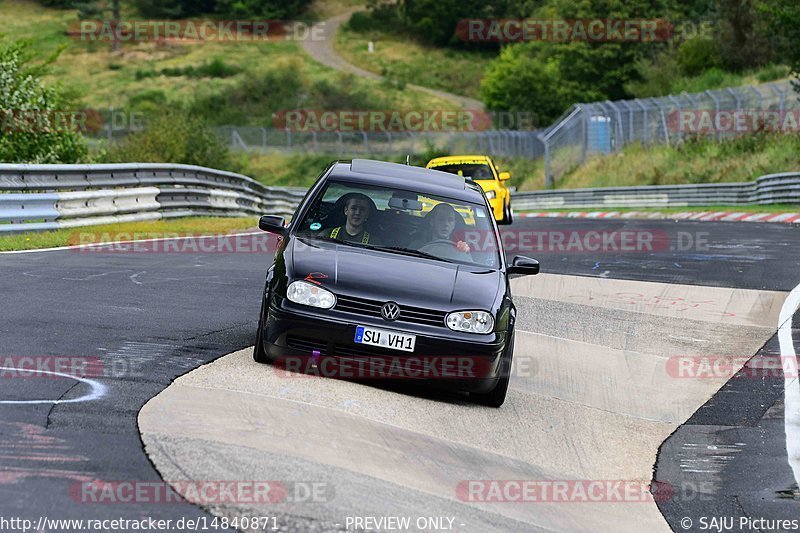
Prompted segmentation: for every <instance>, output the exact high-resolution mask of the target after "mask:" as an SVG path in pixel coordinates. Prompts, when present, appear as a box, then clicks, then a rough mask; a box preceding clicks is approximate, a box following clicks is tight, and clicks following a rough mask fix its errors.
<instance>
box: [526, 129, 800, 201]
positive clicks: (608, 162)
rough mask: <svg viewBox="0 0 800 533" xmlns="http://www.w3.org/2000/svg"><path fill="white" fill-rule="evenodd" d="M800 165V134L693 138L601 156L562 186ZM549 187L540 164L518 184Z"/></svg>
mask: <svg viewBox="0 0 800 533" xmlns="http://www.w3.org/2000/svg"><path fill="white" fill-rule="evenodd" d="M795 170H800V135H798V134H796V133H792V134H781V133H754V134H748V135H744V136H741V137H737V138H734V139H730V140H725V141H722V142H717V141H716V140H714V139H708V138H697V139H689V140H686V141H685V142H683V143H682V144H680V145H678V146H666V145H662V146H644V145H642V144H638V143H637V144H631V145H628V146H626V147H625V148H623V149H622V151H620V152H619V153H615V154H609V155H605V156H597V157H593V158H591V159H589V160H588V161H587V162H586V164H584V165H582V166H580V167H578V168H575V169H574V170H572V171H571V172H568V173H566V174H564V175H563V176H559V177H558V179H557V180H556V187H557V188H559V189H580V188H587V187H629V186H641V185H680V184H686V183H730V182H741V181H752V180H754V179H756V178H758V177H760V176H763V175H765V174H772V173H778V172H791V171H795ZM543 188H544V168H543V166H536V167H533V168H532V169H531V173H530V174H528V175H527V176H526V179H525V180H524V181H523V183H522V184H521V185H519V186H518V189H519V190H521V191H525V190H538V189H543Z"/></svg>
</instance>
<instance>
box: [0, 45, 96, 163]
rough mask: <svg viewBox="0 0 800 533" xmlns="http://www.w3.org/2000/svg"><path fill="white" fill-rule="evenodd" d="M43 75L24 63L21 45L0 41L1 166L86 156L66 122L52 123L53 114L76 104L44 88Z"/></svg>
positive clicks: (78, 159) (27, 61) (26, 59)
mask: <svg viewBox="0 0 800 533" xmlns="http://www.w3.org/2000/svg"><path fill="white" fill-rule="evenodd" d="M43 74H44V69H43V67H41V66H32V65H31V64H30V58H29V57H28V56H27V50H26V46H25V45H22V44H20V43H14V42H10V43H9V42H5V41H0V161H2V162H4V163H77V162H81V161H83V160H85V159H86V157H87V153H88V151H87V147H86V143H85V141H84V138H83V136H82V135H81V134H80V133H78V132H77V131H72V126H70V125H69V124H59V123H58V118H57V117H58V114H59V113H63V112H64V111H65V110H69V109H76V106H74V103H73V102H69V101H68V100H67V99H66V98H65V97H64V96H63V94H62V93H61V92H60V91H59V90H58V89H56V88H53V87H46V86H45V85H44V84H43V83H42V81H41V76H42V75H43ZM30 117H33V118H34V120H35V122H32V121H31V120H30Z"/></svg>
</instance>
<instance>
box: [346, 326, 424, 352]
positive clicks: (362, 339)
mask: <svg viewBox="0 0 800 533" xmlns="http://www.w3.org/2000/svg"><path fill="white" fill-rule="evenodd" d="M355 342H356V344H369V345H371V346H380V347H382V348H389V349H390V350H400V351H403V352H413V351H414V345H415V344H416V343H417V336H416V335H407V334H405V333H398V332H397V331H387V330H385V329H378V328H370V327H367V326H356V338H355Z"/></svg>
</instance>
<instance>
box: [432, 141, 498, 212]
mask: <svg viewBox="0 0 800 533" xmlns="http://www.w3.org/2000/svg"><path fill="white" fill-rule="evenodd" d="M425 168H432V169H435V170H439V171H442V172H449V173H451V174H458V175H459V176H464V177H466V178H471V179H472V180H474V181H475V183H477V184H478V185H480V187H481V189H483V192H484V193H485V194H486V198H487V199H488V200H489V205H491V206H492V212H493V213H494V218H495V219H496V220H497V223H498V224H511V223H512V222H513V219H514V214H513V213H512V211H511V191H510V190H509V189H508V187H507V186H506V182H507V181H508V180H510V179H511V174H509V173H508V172H498V171H497V167H496V166H495V164H494V162H493V161H492V159H491V158H490V157H488V156H485V155H452V156H447V157H437V158H436V159H431V160H430V161H428V165H427V166H426V167H425Z"/></svg>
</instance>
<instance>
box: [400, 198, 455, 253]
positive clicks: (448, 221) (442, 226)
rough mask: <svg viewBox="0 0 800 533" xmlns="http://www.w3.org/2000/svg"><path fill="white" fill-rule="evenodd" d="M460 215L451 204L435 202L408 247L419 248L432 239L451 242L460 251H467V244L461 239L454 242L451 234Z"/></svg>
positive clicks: (432, 240)
mask: <svg viewBox="0 0 800 533" xmlns="http://www.w3.org/2000/svg"><path fill="white" fill-rule="evenodd" d="M460 217H461V215H459V214H458V213H457V212H456V210H455V208H453V206H452V205H450V204H437V205H436V206H434V208H433V209H432V210H431V212H430V213H429V214H428V215H427V216H426V217H425V222H423V224H422V227H421V230H420V233H419V234H418V235H417V236H416V237H415V238H414V239H413V240H412V241H411V244H410V245H409V248H411V249H413V250H419V249H420V248H422V247H424V246H426V245H428V244H430V243H432V242H434V241H443V240H444V241H450V242H452V243H453V245H455V246H456V248H458V249H459V250H460V251H462V252H464V253H469V245H467V243H466V242H464V241H461V240H459V241H457V242H456V240H455V239H454V236H453V232H454V231H455V229H456V220H458V218H460ZM462 220H463V219H462Z"/></svg>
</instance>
